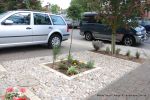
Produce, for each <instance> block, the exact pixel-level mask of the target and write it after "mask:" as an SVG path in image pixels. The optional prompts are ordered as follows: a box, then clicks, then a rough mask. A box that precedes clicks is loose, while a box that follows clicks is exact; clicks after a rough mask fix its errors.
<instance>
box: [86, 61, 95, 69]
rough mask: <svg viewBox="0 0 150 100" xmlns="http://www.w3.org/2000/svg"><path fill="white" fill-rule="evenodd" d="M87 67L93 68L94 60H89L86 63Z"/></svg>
mask: <svg viewBox="0 0 150 100" xmlns="http://www.w3.org/2000/svg"><path fill="white" fill-rule="evenodd" d="M85 67H86V68H93V67H94V61H88V62H87V63H86V66H85Z"/></svg>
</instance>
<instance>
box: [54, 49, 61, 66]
mask: <svg viewBox="0 0 150 100" xmlns="http://www.w3.org/2000/svg"><path fill="white" fill-rule="evenodd" d="M59 53H60V47H58V46H54V47H53V65H54V64H55V61H56V59H57V57H58V54H59Z"/></svg>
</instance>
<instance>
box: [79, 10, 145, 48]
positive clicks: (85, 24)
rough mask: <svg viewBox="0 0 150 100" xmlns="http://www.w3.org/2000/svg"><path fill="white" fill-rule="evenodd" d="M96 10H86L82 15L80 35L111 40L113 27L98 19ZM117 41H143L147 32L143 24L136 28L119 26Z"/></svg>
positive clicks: (124, 42)
mask: <svg viewBox="0 0 150 100" xmlns="http://www.w3.org/2000/svg"><path fill="white" fill-rule="evenodd" d="M96 15H97V13H95V12H86V13H84V14H83V16H82V20H81V22H80V35H82V36H85V39H86V40H92V39H101V40H109V41H111V33H112V32H111V28H110V27H109V26H108V25H106V24H103V23H101V22H100V21H98V22H97V21H96V19H95V16H96ZM116 32H117V35H116V41H117V42H122V43H123V44H124V45H128V46H132V45H135V44H136V43H141V42H143V41H144V40H146V39H147V35H146V34H147V33H146V30H145V28H144V27H143V26H138V27H136V28H130V29H128V30H127V29H125V28H118V30H117V31H116Z"/></svg>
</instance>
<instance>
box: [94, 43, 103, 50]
mask: <svg viewBox="0 0 150 100" xmlns="http://www.w3.org/2000/svg"><path fill="white" fill-rule="evenodd" d="M92 45H93V47H94V49H95V51H98V50H100V49H101V48H102V47H103V46H104V43H103V42H102V41H92Z"/></svg>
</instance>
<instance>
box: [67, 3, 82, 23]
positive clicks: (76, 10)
mask: <svg viewBox="0 0 150 100" xmlns="http://www.w3.org/2000/svg"><path fill="white" fill-rule="evenodd" d="M81 13H82V9H81V6H80V5H71V6H70V7H69V8H68V10H67V15H68V17H70V18H71V19H73V20H78V19H80V18H81Z"/></svg>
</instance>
